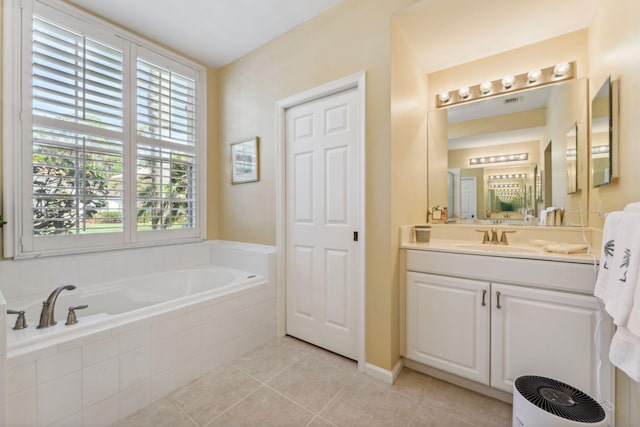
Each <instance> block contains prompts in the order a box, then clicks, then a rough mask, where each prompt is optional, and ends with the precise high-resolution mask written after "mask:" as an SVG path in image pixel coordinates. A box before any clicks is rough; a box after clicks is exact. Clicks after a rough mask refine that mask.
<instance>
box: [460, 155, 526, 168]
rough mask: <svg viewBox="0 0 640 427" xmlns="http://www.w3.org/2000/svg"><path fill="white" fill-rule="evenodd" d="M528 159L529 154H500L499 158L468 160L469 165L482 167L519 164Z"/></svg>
mask: <svg viewBox="0 0 640 427" xmlns="http://www.w3.org/2000/svg"><path fill="white" fill-rule="evenodd" d="M528 159H529V153H520V154H502V155H499V156H488V157H473V158H470V159H469V164H471V165H484V164H487V163H504V162H519V161H523V160H528Z"/></svg>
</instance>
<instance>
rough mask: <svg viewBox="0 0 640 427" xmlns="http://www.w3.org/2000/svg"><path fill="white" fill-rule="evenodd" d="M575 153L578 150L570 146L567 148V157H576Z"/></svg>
mask: <svg viewBox="0 0 640 427" xmlns="http://www.w3.org/2000/svg"><path fill="white" fill-rule="evenodd" d="M577 154H578V150H577V149H575V148H570V149H569V150H567V157H576V155H577Z"/></svg>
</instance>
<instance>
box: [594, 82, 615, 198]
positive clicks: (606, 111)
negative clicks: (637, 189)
mask: <svg viewBox="0 0 640 427" xmlns="http://www.w3.org/2000/svg"><path fill="white" fill-rule="evenodd" d="M611 105H612V103H611V79H610V78H607V80H606V81H605V82H604V83H603V84H602V86H601V87H600V90H598V93H596V96H595V97H594V98H593V100H592V101H591V175H592V179H593V186H594V187H601V186H603V185H607V184H609V183H610V182H611V172H612V167H611V166H612V164H611V159H612V157H611V151H612V150H611V148H612V113H611Z"/></svg>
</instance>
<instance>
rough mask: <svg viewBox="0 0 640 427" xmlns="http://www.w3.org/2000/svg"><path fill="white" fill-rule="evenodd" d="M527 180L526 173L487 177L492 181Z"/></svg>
mask: <svg viewBox="0 0 640 427" xmlns="http://www.w3.org/2000/svg"><path fill="white" fill-rule="evenodd" d="M526 178H527V174H526V173H510V174H504V175H489V179H490V180H494V179H526Z"/></svg>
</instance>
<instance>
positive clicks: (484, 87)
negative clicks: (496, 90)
mask: <svg viewBox="0 0 640 427" xmlns="http://www.w3.org/2000/svg"><path fill="white" fill-rule="evenodd" d="M492 86H493V84H492V83H491V82H488V81H487V82H482V84H481V85H480V92H481V93H482V94H483V95H486V94H488V93H489V92H491V88H492Z"/></svg>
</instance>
